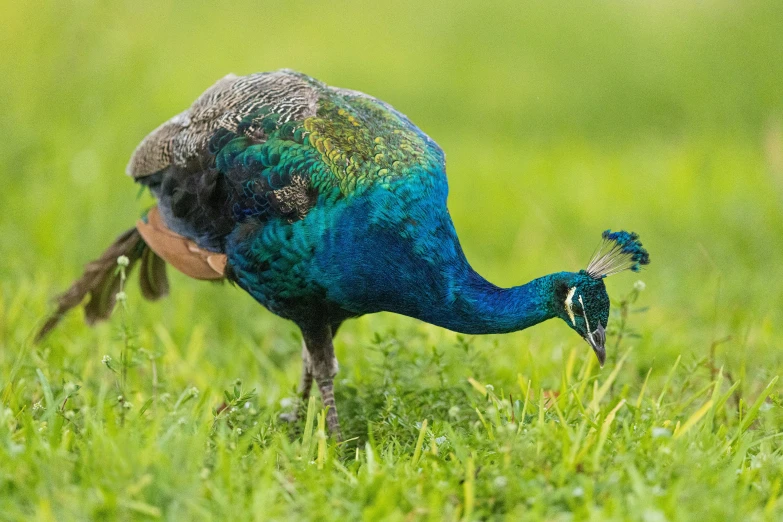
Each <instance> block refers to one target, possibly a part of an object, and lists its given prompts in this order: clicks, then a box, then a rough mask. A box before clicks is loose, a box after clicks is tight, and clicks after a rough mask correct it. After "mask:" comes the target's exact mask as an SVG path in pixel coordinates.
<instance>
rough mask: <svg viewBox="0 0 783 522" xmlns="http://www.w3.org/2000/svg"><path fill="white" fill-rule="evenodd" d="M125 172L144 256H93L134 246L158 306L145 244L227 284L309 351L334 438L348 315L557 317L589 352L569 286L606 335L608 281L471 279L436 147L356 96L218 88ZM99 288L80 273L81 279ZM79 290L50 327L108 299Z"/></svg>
mask: <svg viewBox="0 0 783 522" xmlns="http://www.w3.org/2000/svg"><path fill="white" fill-rule="evenodd" d="M128 172H129V174H131V175H132V176H133V177H134V179H135V180H136V181H137V182H139V183H141V184H143V185H145V186H147V187H149V188H150V190H151V191H152V193H153V194H154V195H155V197H156V198H157V199H158V206H157V208H154V209H152V211H151V212H150V214H149V215H148V217H147V219H145V220H143V221H141V222H140V223H139V225H138V230H139V232H140V237H139V245H141V246H135V245H131V243H132V242H133V241H132V239H126V240H125V242H123V243H122V245H123V246H122V247H121V248H120V247H115V248H113V249H110V250H109V251H107V253H106V254H104V257H103V258H102V259H104V258H105V261H106V262H108V261H109V260H110V259H111V256H112V255H114V254H116V253H117V252H118V251H119V250H122V249H125V250H128V251H130V249H131V247H133V248H137V251H138V252H141V253H138V252H137V251H134V252H137V254H138V256H137V257H141V259H142V264H143V270H142V272H143V274H142V278H143V279H142V280H143V282H144V278H145V277H147V279H150V280H152V282H151V283H150V282H148V283H146V284H147V285H148V286H151V287H152V288H158V287H160V288H159V290H160V291H158V292H157V293H156V292H153V291H151V292H145V295H147V294H150V296H151V297H156V296H157V295H158V294H162V293H165V289H166V288H167V287H166V286H165V285H163V284H161V283H160V282H158V283H156V282H155V281H154V279H155V276H154V275H153V276H149V274H150V273H153V272H154V273H157V274H158V276H157V278H158V279H160V277H162V276H160V272H161V269H160V266H161V263H156V259H157V257H156V256H155V255H152V254H151V253H148V252H149V250H145V248H146V246H149V247H150V248H151V250H152V251H154V252H155V254H157V255H158V256H160V257H161V258H163V259H164V260H165V261H167V262H169V263H170V264H172V265H174V266H175V267H177V268H179V269H180V270H181V271H183V272H185V273H186V274H188V275H191V276H194V277H197V278H201V279H212V278H220V277H226V278H228V279H229V280H231V281H233V282H235V283H236V284H237V285H238V286H240V287H241V288H243V289H244V290H245V291H247V292H248V293H249V294H250V295H252V296H253V297H254V298H255V299H256V300H257V301H258V302H259V303H261V304H262V305H264V306H265V307H266V308H268V309H269V310H271V311H272V312H274V313H275V314H277V315H279V316H281V317H284V318H286V319H290V320H292V321H294V322H295V323H296V324H297V325H298V326H299V327H300V328H301V330H302V333H303V338H304V341H305V344H306V349H305V350H303V355H304V356H305V367H304V371H303V386H305V389H306V390H308V389H309V385H310V382H311V380H312V378H315V380H316V381H317V382H318V384H319V387H320V388H321V392H322V394H323V396H324V402H325V403H326V404H328V405H330V406H332V408H331V410H332V412H333V413H332V415H331V416H330V419H329V420H330V424H333V426H332V427H335V428H336V422H337V419H336V415H334V407H333V406H334V402H333V397H332V396H331V393H332V392H331V387H332V378H333V377H334V374H335V373H336V371H337V366H336V360H335V359H334V356H333V348H332V336H333V334H334V332H336V330H337V328H338V327H339V325H340V324H341V323H342V322H343V321H344V320H345V319H348V318H351V317H357V316H361V315H364V314H368V313H375V312H380V311H390V312H395V313H399V314H404V315H408V316H411V317H415V318H418V319H421V320H424V321H427V322H430V323H433V324H436V325H439V326H443V327H446V328H449V329H451V330H455V331H460V332H465V333H474V334H478V333H502V332H510V331H515V330H520V329H523V328H526V327H529V326H532V325H534V324H537V323H539V322H541V321H544V320H546V319H549V318H552V317H556V316H560V317H562V318H564V319H565V318H567V317H568V318H570V320H571V322H572V323H573V324H572V328H574V329H576V330H577V331H580V334H582V335H586V338H588V337H589V341H590V343H591V345H593V347H594V348H596V343H595V342H593V337H592V334H591V332H592V328H591V327H590V326H589V322H590V320H589V318H588V315H589V314H591V313H592V312H591V311H590V304H589V303H588V304H585V303H583V305H582V308H583V315H584V323H582V317H578V316H577V317H575V316H574V314H573V313H572V310H571V307H570V306H571V305H569V307H568V309H567V310H566V309H565V308H564V305H563V303H564V300H571V299H572V297H573V295H574V292H573V291H572V292H570V294H569V292H568V289H569V288H576V287H577V286H579V285H581V286H580V289H583V290H584V291H580V293H579V296H580V297H581V296H582V294H584V297H585V298H586V299H587V300H588V301H590V296H591V295H593V294H594V295H595V299H593V302H595V303H598V302H599V301H600V303H599V304H600V307H601V310H597V309H596V313H597V315H596V316H595V318H594V319H592V322H593V325H594V326H598V327H599V330H600V331H601V333H600V335H603V326H605V324H606V320H607V319H608V317H607V316H608V299H605V290H603V283H602V282H601V281H600V280H601V277H603V275H604V274H605V273H608V270H607V271H605V272H603V273H601V274H598V273H594V274H588V273H587V272H585V271H582V272H580V273H577V274H574V273H566V272H563V273H557V274H551V275H548V276H544V277H542V278H539V279H536V280H533V281H531V282H530V283H528V284H526V285H522V286H518V287H514V288H510V289H501V288H498V287H496V286H495V285H492V284H491V283H489V282H487V281H486V280H485V279H484V278H482V277H481V276H480V275H478V274H477V273H476V272H475V271H474V270H473V269H472V268H471V267H470V265H469V263H468V261H467V260H466V258H465V255H464V253H463V251H462V248H461V247H460V243H459V240H458V238H457V234H456V231H455V229H454V225H453V224H452V221H451V218H450V216H449V213H448V210H447V207H446V198H447V194H448V184H447V180H446V166H445V157H444V154H443V151H442V150H441V149H440V147H438V145H437V144H436V143H435V142H434V141H433V140H432V139H430V138H429V137H428V136H427V135H426V134H424V133H423V132H422V131H421V130H420V129H419V128H418V127H416V126H415V125H414V124H413V123H411V122H410V121H409V120H408V119H407V118H406V117H405V116H403V115H402V114H401V113H399V112H397V111H396V110H394V109H393V108H392V107H391V106H389V105H388V104H386V103H384V102H381V101H379V100H377V99H375V98H372V97H370V96H367V95H365V94H362V93H358V92H355V91H348V90H344V89H336V88H332V87H328V86H326V85H325V84H323V83H321V82H319V81H317V80H314V79H313V78H310V77H308V76H305V75H303V74H300V73H296V72H293V71H287V70H284V71H277V72H273V73H260V74H254V75H250V76H246V77H234V76H230V77H226V78H224V79H223V80H221V81H220V82H218V83H217V84H215V85H214V86H213V87H212V88H210V89H208V90H207V91H206V92H205V93H204V94H203V95H202V96H201V97H200V98H199V99H198V100H196V102H195V103H194V104H193V106H192V107H191V108H190V109H188V110H187V111H185V112H184V113H182V114H180V115H178V116H175V117H174V118H172V119H171V120H169V121H168V122H166V123H164V124H163V125H162V126H160V127H159V128H158V129H156V130H155V131H153V132H152V133H151V134H150V135H149V136H148V137H147V138H145V140H144V141H143V142H142V143H141V144H140V145H139V147H138V148H137V150H136V152H135V153H134V155H133V157H132V158H131V162H130V164H129V167H128ZM142 237H143V241H141V238H142ZM629 237H630V235H629ZM614 241H616V242H617V244H620V245H621V246H622V245H627V246H626V247H624V248H626V250H628V249H630V250H628V252H631V250H633V252H631V253H632V254H633V255H635V256H636V257H634V263H635V268H638V265H639V263H641V264H644V263H646V252H644V251H643V249H641V245H640V244H638V245H637V243H638V242H636V237H635V235H634V236H633V237H631V238H630V239H629V240H627V241H625V240H624V241H625V243H621V242H619V240H614ZM115 245H117V243H115ZM129 245H130V246H129ZM642 252H643V254H644V255H643V256H642ZM624 255H625V254H624ZM629 255H630V254H629ZM145 256H146V257H145ZM626 257H627V255H626ZM602 259H603V258H602ZM624 259H625V258H624ZM106 262H105V263H104V265H105V264H106ZM96 263H97V262H96ZM93 265H95V264H93ZM95 266H96V267H97V265H95ZM145 266H147V267H158V269H157V270H153V271H151V270H145V268H144V267H145ZM614 266H615V267H616V266H617V265H616V264H615V265H614ZM609 268H611V267H609ZM627 268H634V267H632V266H628V267H627ZM95 270H98V268H96V269H95ZM88 272H89V266H88ZM588 272H589V269H588ZM96 273H97V272H96ZM101 273H102V272H101ZM145 274H146V275H145ZM87 275H88V273H86V274H85V278H87ZM85 278H83V280H81V281H85ZM105 278H106V277H104V279H105ZM99 280H101V279H100V277H97V276H95V275H94V274H93V275H92V276H91V279H89V281H88V282H91V281H99ZM78 283H79V282H77V284H75V285H74V288H76V287H77V286H78ZM90 284H92V287H90ZM90 284H87V283H83V284H82V285H81V287H80V288H78V289H77V290H78V291H76V290H74V288H72V289H71V291H70V293H66V294H65V295H66V296H69V300H66V302H65V303H63V300H62V298H61V306H60V308H61V309H60V310H58V314H57V316H59V315H62V313H63V312H64V311H65V310H66V309H67V308H69V307H71V306H74V300H75V299H76V298H77V297H78V300H80V299H81V297H82V296H83V295H84V294H85V293H91V294H92V295H93V299H96V295H97V294H101V293H102V294H105V293H106V291H105V288H106V285H105V284H103V283H102V286H100V288H98V287H97V286H96V284H95V283H90ZM599 284H600V286H599ZM143 285H144V283H143ZM156 285H157V286H156ZM143 287H144V286H143ZM108 288H109V294H110V290H111V284H109V285H108ZM96 289H97V290H96ZM98 290H100V292H99V291H98ZM604 301H605V310H603V308H604ZM569 302H570V301H569ZM106 303H107V306H108V307H109V308H110V305H111V304H112V303H113V300H112V298H111V295H109V297H108V299H107V300H106ZM77 304H78V302H77ZM577 306H578V305H577ZM595 306H598V304H596V305H595ZM104 308H105V307H104ZM585 309H586V310H587V312H584V310H585ZM102 310H103V309H102ZM103 312H105V310H103ZM104 315H105V313H104ZM577 315H578V314H577ZM100 317H102V316H101V315H100V314H98V315H96V317H94V318H100ZM88 318H90V316H89V315H88ZM601 323H603V324H601ZM51 326H53V324H52V325H49V324H48V323H47V326H46V327H45V328H44V331H47V330H48V329H49V328H51ZM580 329H581V330H580ZM585 332H586V333H585ZM597 332H598V330H596V334H597ZM602 344H603V343H602V342H601V350H603V346H602ZM597 353H598V352H597ZM599 357H601V355H599ZM306 393H308V392H307V391H306Z"/></svg>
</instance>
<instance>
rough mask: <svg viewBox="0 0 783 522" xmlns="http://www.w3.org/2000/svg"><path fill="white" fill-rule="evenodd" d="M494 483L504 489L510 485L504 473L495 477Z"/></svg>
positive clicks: (498, 487)
mask: <svg viewBox="0 0 783 522" xmlns="http://www.w3.org/2000/svg"><path fill="white" fill-rule="evenodd" d="M494 484H495V487H496V488H497V489H503V488H505V487H506V486H507V485H508V479H507V478H506V477H504V476H503V475H498V476H497V477H495V480H494Z"/></svg>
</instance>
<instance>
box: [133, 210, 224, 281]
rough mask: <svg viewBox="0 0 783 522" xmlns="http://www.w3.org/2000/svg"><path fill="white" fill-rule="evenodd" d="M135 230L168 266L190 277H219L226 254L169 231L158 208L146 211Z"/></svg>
mask: <svg viewBox="0 0 783 522" xmlns="http://www.w3.org/2000/svg"><path fill="white" fill-rule="evenodd" d="M136 229H137V230H138V231H139V234H141V237H142V238H144V242H145V243H147V246H149V247H150V248H151V249H152V251H153V252H155V253H156V254H158V255H159V256H160V257H162V258H163V259H164V260H165V261H166V262H167V263H169V264H170V265H171V266H173V267H174V268H176V269H177V270H179V271H180V272H182V273H183V274H185V275H186V276H189V277H192V278H194V279H222V278H223V276H224V274H225V271H226V255H225V254H220V253H217V252H210V251H209V250H204V249H203V248H199V246H198V245H196V243H194V242H193V241H191V240H190V239H188V238H186V237H183V236H180V235H179V234H177V233H175V232H172V231H171V230H170V229H169V228H168V227H166V224H165V223H163V220H162V219H161V218H160V212H158V207H153V208H152V209H151V210H150V211H149V212H148V213H147V222H146V223H145V222H144V221H143V220H141V219H140V220H139V221H137V222H136Z"/></svg>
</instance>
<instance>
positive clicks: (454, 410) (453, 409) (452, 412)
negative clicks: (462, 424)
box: [449, 406, 459, 417]
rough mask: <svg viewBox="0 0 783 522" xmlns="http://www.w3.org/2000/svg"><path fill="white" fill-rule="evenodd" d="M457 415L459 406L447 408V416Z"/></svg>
mask: <svg viewBox="0 0 783 522" xmlns="http://www.w3.org/2000/svg"><path fill="white" fill-rule="evenodd" d="M457 415H459V406H452V407H451V408H449V417H456V416H457Z"/></svg>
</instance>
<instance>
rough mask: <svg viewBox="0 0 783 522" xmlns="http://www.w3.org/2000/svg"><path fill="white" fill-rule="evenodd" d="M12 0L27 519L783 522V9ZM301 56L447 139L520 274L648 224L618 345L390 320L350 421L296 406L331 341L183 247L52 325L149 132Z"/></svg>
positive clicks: (512, 272) (112, 221) (9, 95)
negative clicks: (214, 92)
mask: <svg viewBox="0 0 783 522" xmlns="http://www.w3.org/2000/svg"><path fill="white" fill-rule="evenodd" d="M0 5H1V7H0V9H1V10H2V13H3V31H2V32H0V93H2V96H0V114H2V116H1V117H0V133H1V135H2V139H0V180H2V182H3V183H2V191H0V253H1V254H2V256H1V258H2V263H0V520H30V519H41V520H84V519H109V520H112V519H121V520H128V519H130V520H133V519H157V518H163V519H172V520H208V519H216V520H246V519H250V518H253V519H259V520H268V519H273V520H293V519H308V518H311V519H318V520H333V519H337V520H354V519H365V520H442V519H445V520H458V519H466V520H478V519H509V520H526V519H531V520H538V519H544V520H572V519H577V520H586V519H593V520H612V519H615V520H628V519H633V520H645V521H658V520H694V519H697V520H699V519H701V520H778V519H780V518H781V517H783V500H781V496H782V495H783V482H782V481H783V455H782V453H781V447H782V446H781V443H782V442H783V409H782V408H781V400H780V394H781V390H782V389H783V388H782V386H781V382H780V381H779V380H778V376H779V375H781V374H783V327H782V326H781V324H783V62H781V60H780V59H779V57H780V56H781V55H783V39H781V38H780V34H783V23H781V21H782V20H783V17H782V16H780V15H781V8H780V7H779V6H778V3H777V2H773V1H749V2H744V3H743V4H741V5H736V4H732V3H727V2H722V1H718V0H711V1H707V2H701V3H698V4H693V5H685V4H683V3H681V2H674V1H661V2H655V3H649V5H648V4H642V3H601V4H598V3H595V2H581V1H580V2H574V3H569V5H568V7H565V6H563V7H557V6H555V5H552V4H550V3H543V2H532V3H527V4H525V5H520V4H519V3H518V2H492V3H489V2H476V3H469V2H458V3H454V2H452V3H424V2H412V1H404V2H398V3H394V4H386V5H383V6H380V5H379V6H373V7H370V4H366V3H359V2H355V3H346V4H300V5H297V4H294V3H288V4H285V6H284V7H283V5H282V4H281V5H273V4H270V5H265V6H264V5H260V4H258V3H253V2H245V1H240V2H235V3H232V4H230V6H229V5H226V6H223V7H219V6H216V5H212V4H206V3H196V2H193V3H191V4H184V3H182V4H178V5H176V4H165V3H162V2H155V3H153V2H125V3H119V2H118V3H112V4H107V3H96V2H88V1H80V2H73V3H54V2H49V3H44V4H41V5H40V6H37V7H36V8H35V9H32V8H30V7H29V6H25V5H23V4H21V3H12V2H6V1H2V0H0ZM279 67H292V68H296V69H300V70H302V71H304V72H307V73H309V74H312V75H314V76H316V77H318V78H320V79H322V80H324V81H327V82H328V83H331V84H334V85H340V86H345V87H350V88H354V89H359V90H363V91H365V92H368V93H371V94H373V95H375V96H378V97H380V98H382V99H384V100H386V101H389V102H390V103H392V104H394V105H395V106H396V107H397V108H398V109H400V110H401V111H403V112H404V113H406V114H408V115H409V116H410V117H411V118H412V119H413V121H415V122H416V123H417V124H418V125H420V126H421V127H422V128H423V129H424V130H425V131H426V132H428V133H429V134H430V135H431V136H432V137H433V138H435V139H436V140H437V141H438V142H439V143H440V144H441V145H442V146H443V148H444V149H445V151H446V153H447V156H448V170H449V179H450V186H451V194H450V197H449V207H450V210H451V213H452V216H453V218H454V220H455V223H456V227H457V230H458V232H459V234H460V237H461V238H462V241H463V246H464V249H465V251H466V253H467V255H468V258H469V259H470V261H471V262H472V263H473V264H474V266H475V268H476V269H477V270H478V271H479V272H481V273H482V274H484V275H486V276H487V277H488V278H489V279H490V280H492V281H493V282H496V283H498V284H501V285H506V286H507V285H512V284H518V283H521V282H524V281H527V280H529V279H531V278H533V277H536V276H539V275H542V274H545V273H549V272H553V271H557V270H575V269H579V268H582V267H583V266H584V264H585V262H586V261H587V259H588V257H589V255H590V254H591V253H592V250H593V248H594V247H595V246H596V244H597V243H598V240H599V234H600V232H601V231H602V230H604V229H606V228H613V229H615V228H625V229H629V230H635V231H637V232H639V233H640V234H641V236H642V239H643V241H644V243H645V246H647V247H648V248H649V250H650V252H651V256H652V264H651V265H650V267H649V269H648V270H646V271H645V272H643V273H642V274H640V275H638V276H636V275H630V274H623V275H618V276H616V277H613V278H611V279H610V280H608V283H607V285H608V287H609V291H610V295H611V296H612V298H613V299H614V305H613V317H612V319H611V322H610V334H611V335H610V338H609V343H608V350H607V351H608V352H609V355H608V359H607V364H606V366H605V368H603V369H599V368H598V367H597V364H596V362H595V361H594V359H595V357H594V356H593V355H592V353H591V351H590V350H589V348H588V347H587V345H586V344H585V343H584V342H583V341H582V340H580V339H579V338H578V337H576V336H575V335H573V333H571V331H570V330H569V329H568V328H567V327H566V326H565V325H564V324H562V323H558V322H554V321H551V322H548V323H545V324H543V325H540V326H537V327H535V328H532V329H530V330H528V331H524V332H519V333H515V334H511V335H506V336H488V337H461V336H458V335H456V334H453V333H450V332H447V331H444V330H440V329H438V328H435V327H432V326H429V325H425V324H422V323H419V322H417V321H414V320H411V319H408V318H404V317H399V316H394V315H391V314H379V315H375V316H369V317H364V318H361V319H359V320H355V321H351V322H349V323H347V324H346V325H345V326H344V327H343V328H342V329H341V330H340V335H339V336H338V338H337V342H336V350H337V356H338V359H339V360H340V367H341V369H340V373H339V375H338V378H337V381H336V394H337V402H338V405H339V408H340V415H341V420H342V423H343V429H344V433H345V436H346V439H347V440H346V442H345V443H343V444H341V445H337V444H335V443H334V441H332V440H330V439H327V438H325V437H324V434H323V423H322V421H320V417H319V416H320V415H321V413H322V412H321V411H320V408H319V403H318V402H317V401H316V402H314V403H312V404H311V405H309V409H308V412H307V413H308V416H307V421H306V422H304V421H303V422H302V423H300V424H299V425H297V426H289V425H287V424H285V423H282V422H281V421H279V420H278V416H279V414H280V413H282V412H284V411H287V410H288V409H289V408H290V402H291V400H292V399H294V398H295V397H296V394H295V386H296V383H297V382H298V376H299V371H300V357H299V352H300V342H301V340H300V339H299V338H298V334H297V332H296V329H295V328H294V327H293V326H292V325H291V324H290V323H287V322H285V321H283V320H281V319H278V318H276V317H274V316H272V315H271V314H270V313H268V312H266V311H265V310H263V309H262V308H261V307H260V306H259V305H257V304H256V303H254V302H253V301H252V299H250V298H249V297H248V296H247V295H245V294H244V293H242V292H241V291H239V290H237V289H235V288H232V287H230V286H228V285H222V286H221V285H213V284H207V283H198V282H196V281H192V280H189V279H187V278H185V277H184V276H181V275H179V274H174V273H172V271H169V274H170V276H171V280H172V295H171V296H170V297H169V298H168V299H166V300H164V301H161V302H159V303H147V302H144V301H143V300H142V298H141V295H140V293H139V291H138V289H137V287H136V282H135V279H134V278H133V277H131V279H130V281H129V284H128V301H127V308H120V309H118V310H117V311H116V312H115V315H114V316H113V317H112V319H111V321H109V323H108V324H102V325H99V326H97V327H96V328H94V329H89V328H87V327H86V326H84V324H83V321H82V315H81V312H75V313H73V314H71V315H70V316H68V317H67V318H66V319H65V321H64V322H63V324H62V325H61V327H60V328H59V329H58V330H56V331H55V332H54V333H53V334H52V335H51V336H50V337H49V338H48V339H47V340H46V341H45V342H44V343H42V344H40V345H37V346H36V345H33V344H32V343H31V339H32V335H33V333H34V331H35V329H36V327H37V326H39V325H40V324H41V323H42V320H43V318H44V317H45V315H46V314H47V313H48V312H49V311H51V303H50V299H51V297H52V296H54V295H55V294H56V293H57V292H59V291H61V290H62V289H63V288H65V287H66V285H68V284H69V283H70V282H71V281H72V280H73V279H74V278H76V277H77V276H78V275H79V274H80V272H81V269H82V266H83V264H84V263H85V262H87V261H88V260H90V259H92V258H94V257H95V256H97V255H98V254H99V252H100V251H101V250H102V249H103V248H104V247H105V246H106V245H108V243H109V242H110V241H111V239H112V238H113V237H114V236H116V235H117V234H118V233H119V232H121V231H122V230H124V229H126V228H127V227H129V226H131V224H132V223H133V222H134V220H135V219H136V217H137V216H138V215H139V213H140V212H141V211H142V209H144V208H145V207H146V206H147V205H149V204H150V200H149V199H147V197H146V196H145V197H142V198H141V199H139V198H137V197H136V194H137V192H138V191H137V188H136V187H134V186H133V184H132V183H131V182H130V180H129V179H127V178H125V177H124V176H123V175H122V172H123V169H124V166H125V163H126V162H127V159H128V157H129V156H130V153H131V151H132V150H133V148H134V147H135V145H136V144H137V143H138V141H139V140H140V139H141V138H142V137H143V136H144V134H145V133H146V132H148V131H149V130H151V129H152V128H154V127H155V126H156V125H157V124H159V123H160V122H161V121H163V120H164V119H166V118H168V117H169V116H171V115H173V114H175V113H177V112H179V111H181V110H182V109H183V108H184V107H186V106H187V105H188V104H189V103H190V102H191V101H192V100H193V99H194V98H195V97H196V96H197V95H198V94H199V93H200V92H201V91H202V90H203V89H204V88H206V87H207V86H208V85H210V84H211V83H212V82H214V81H215V80H216V79H217V78H219V77H221V76H223V75H225V74H226V73H228V72H236V73H241V74H242V73H249V72H253V71H258V70H270V69H275V68H279ZM637 279H642V280H643V281H644V282H645V283H646V289H645V290H644V291H642V292H638V291H635V290H633V288H634V282H635V281H636V280H637ZM106 355H108V356H109V357H110V359H107V362H108V365H107V364H105V363H104V362H103V359H104V356H106ZM123 360H125V361H127V365H126V368H125V372H126V376H125V377H124V378H123V377H122V373H123V364H122V361H123ZM120 396H122V399H119V397H120ZM224 402H225V403H229V407H228V408H223V406H222V405H223V403H224Z"/></svg>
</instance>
